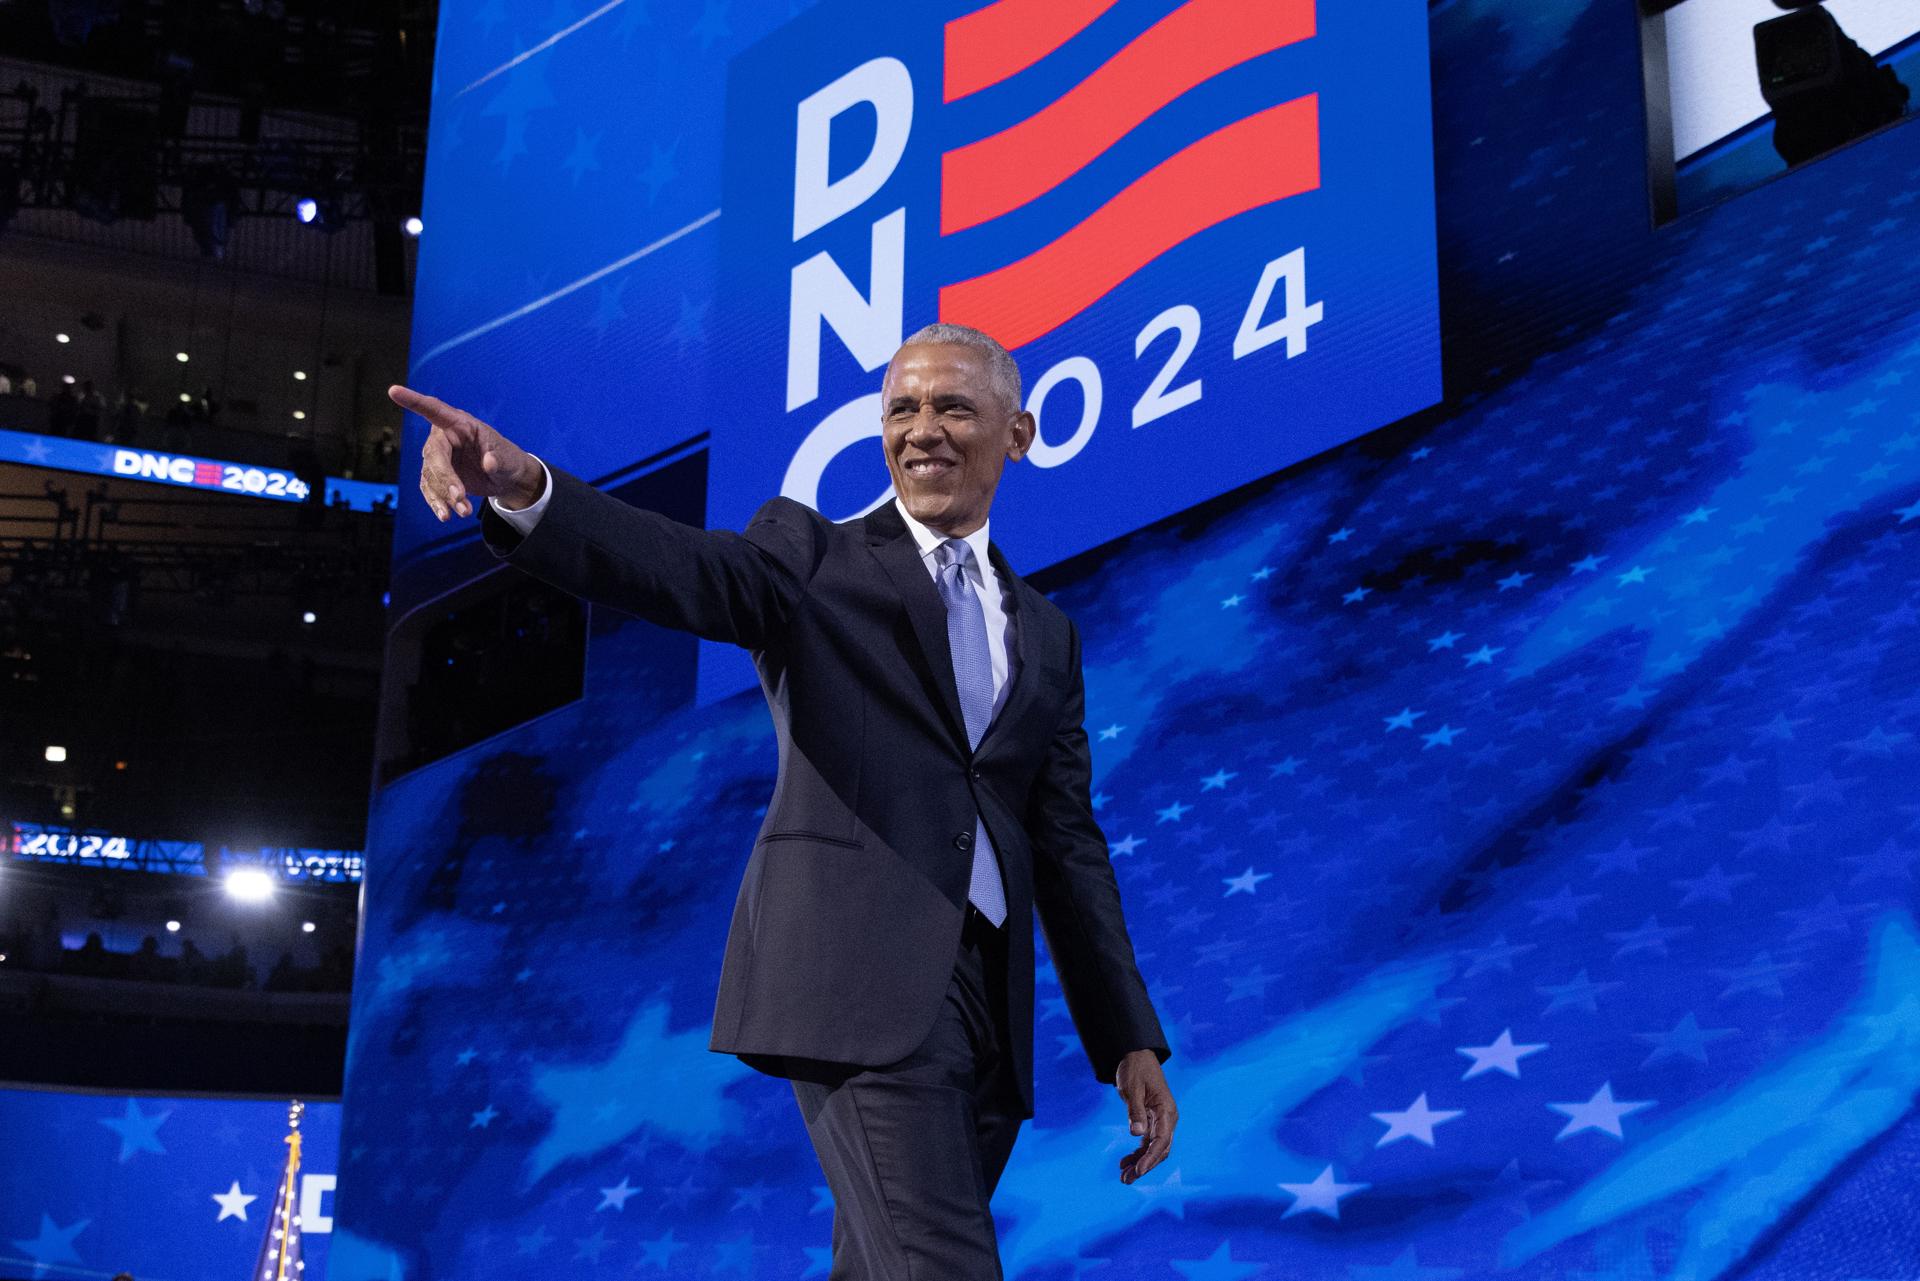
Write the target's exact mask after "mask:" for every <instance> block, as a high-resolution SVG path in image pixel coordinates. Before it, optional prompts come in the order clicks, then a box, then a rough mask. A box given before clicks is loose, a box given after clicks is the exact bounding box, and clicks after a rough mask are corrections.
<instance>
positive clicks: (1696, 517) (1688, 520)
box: [1680, 507, 1720, 525]
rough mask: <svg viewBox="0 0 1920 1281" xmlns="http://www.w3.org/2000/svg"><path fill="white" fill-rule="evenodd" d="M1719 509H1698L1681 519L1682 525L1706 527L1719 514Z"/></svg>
mask: <svg viewBox="0 0 1920 1281" xmlns="http://www.w3.org/2000/svg"><path fill="white" fill-rule="evenodd" d="M1719 511H1720V509H1719V508H1718V507H1696V508H1694V509H1693V510H1692V511H1690V512H1688V513H1687V514H1686V515H1685V516H1682V517H1681V518H1680V523H1681V524H1682V525H1704V524H1706V523H1707V522H1708V521H1710V520H1712V519H1713V518H1714V516H1716V515H1717V514H1719Z"/></svg>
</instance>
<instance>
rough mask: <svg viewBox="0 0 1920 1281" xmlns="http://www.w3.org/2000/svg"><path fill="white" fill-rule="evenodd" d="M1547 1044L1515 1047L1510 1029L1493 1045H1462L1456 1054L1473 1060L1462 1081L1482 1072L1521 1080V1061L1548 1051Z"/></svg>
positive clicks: (1456, 1049) (1457, 1047)
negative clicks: (1528, 1056)
mask: <svg viewBox="0 0 1920 1281" xmlns="http://www.w3.org/2000/svg"><path fill="white" fill-rule="evenodd" d="M1546 1048H1547V1047H1546V1043H1545V1042H1542V1043H1541V1044H1539V1045H1515V1044H1514V1043H1513V1029H1512V1028H1508V1029H1507V1030H1506V1031H1504V1032H1502V1033H1501V1034H1500V1037H1499V1039H1498V1040H1496V1041H1495V1042H1494V1043H1493V1044H1492V1045H1461V1046H1456V1047H1455V1052H1456V1053H1459V1054H1464V1055H1466V1056H1467V1057H1468V1058H1470V1059H1472V1060H1473V1066H1472V1067H1470V1068H1468V1069H1467V1074H1466V1075H1465V1076H1463V1077H1461V1078H1460V1079H1461V1080H1462V1081H1470V1080H1472V1079H1473V1078H1474V1077H1476V1076H1479V1075H1480V1074H1481V1073H1482V1072H1505V1073H1506V1074H1507V1075H1508V1076H1510V1077H1512V1078H1514V1079H1515V1080H1516V1081H1517V1080H1519V1079H1520V1060H1521V1059H1524V1058H1526V1057H1527V1055H1529V1054H1538V1053H1539V1052H1540V1051H1542V1050H1544V1049H1546Z"/></svg>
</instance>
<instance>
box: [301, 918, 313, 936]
mask: <svg viewBox="0 0 1920 1281" xmlns="http://www.w3.org/2000/svg"><path fill="white" fill-rule="evenodd" d="M313 930H314V925H313V922H312V921H302V922H300V932H301V933H302V934H311V933H313Z"/></svg>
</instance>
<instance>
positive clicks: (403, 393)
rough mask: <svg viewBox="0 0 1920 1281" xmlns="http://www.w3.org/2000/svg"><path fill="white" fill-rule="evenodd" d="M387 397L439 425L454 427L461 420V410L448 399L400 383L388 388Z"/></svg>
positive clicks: (401, 406) (403, 407)
mask: <svg viewBox="0 0 1920 1281" xmlns="http://www.w3.org/2000/svg"><path fill="white" fill-rule="evenodd" d="M387 399H389V400H391V401H392V402H393V403H394V404H396V405H398V406H400V408H402V409H408V410H412V411H413V412H414V413H416V414H419V415H420V416H421V417H422V418H424V419H426V420H427V421H428V422H430V423H433V424H434V425H435V426H437V427H447V428H452V427H454V426H455V425H457V424H458V423H459V421H460V411H459V410H457V409H455V408H454V407H453V406H452V405H449V404H448V403H447V402H446V401H444V400H441V399H440V398H439V397H438V396H429V395H427V394H426V393H425V392H421V391H415V390H414V389H413V388H411V387H407V386H403V385H402V384H400V383H394V384H393V385H392V386H390V387H388V388H387Z"/></svg>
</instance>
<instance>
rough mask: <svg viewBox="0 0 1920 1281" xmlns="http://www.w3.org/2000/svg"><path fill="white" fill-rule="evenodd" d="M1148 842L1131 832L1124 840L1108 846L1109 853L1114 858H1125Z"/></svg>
mask: <svg viewBox="0 0 1920 1281" xmlns="http://www.w3.org/2000/svg"><path fill="white" fill-rule="evenodd" d="M1145 844H1146V842H1145V841H1144V840H1142V839H1140V838H1139V837H1137V836H1135V835H1134V834H1133V833H1131V832H1129V833H1127V835H1126V838H1125V839H1124V840H1118V841H1114V842H1112V843H1111V844H1109V845H1108V846H1107V853H1108V854H1109V855H1110V856H1111V857H1113V858H1125V857H1127V856H1128V855H1129V854H1131V853H1133V852H1134V851H1135V850H1137V849H1139V848H1140V847H1141V846H1142V845H1145Z"/></svg>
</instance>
